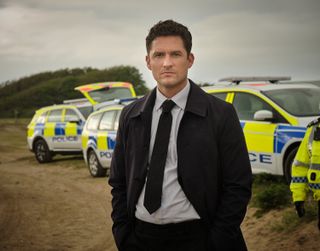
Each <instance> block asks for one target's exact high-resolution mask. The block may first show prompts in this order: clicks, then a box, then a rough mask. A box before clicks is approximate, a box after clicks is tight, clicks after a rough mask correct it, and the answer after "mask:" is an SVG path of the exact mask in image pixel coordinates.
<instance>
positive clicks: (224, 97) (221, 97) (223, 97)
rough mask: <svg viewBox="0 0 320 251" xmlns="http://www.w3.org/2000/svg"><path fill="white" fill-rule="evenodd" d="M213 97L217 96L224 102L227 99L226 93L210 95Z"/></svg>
mask: <svg viewBox="0 0 320 251" xmlns="http://www.w3.org/2000/svg"><path fill="white" fill-rule="evenodd" d="M210 94H211V95H212V96H215V97H217V98H219V99H222V100H226V97H227V94H228V93H226V92H216V93H214V92H213V93H210Z"/></svg>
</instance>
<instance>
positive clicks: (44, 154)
mask: <svg viewBox="0 0 320 251" xmlns="http://www.w3.org/2000/svg"><path fill="white" fill-rule="evenodd" d="M34 154H35V156H36V159H37V161H38V162H39V163H47V162H50V161H51V160H52V153H51V152H50V150H49V147H48V145H47V143H46V142H45V141H44V140H43V139H39V140H37V141H36V142H35V143H34Z"/></svg>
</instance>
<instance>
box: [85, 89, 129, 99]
mask: <svg viewBox="0 0 320 251" xmlns="http://www.w3.org/2000/svg"><path fill="white" fill-rule="evenodd" d="M89 95H90V96H91V98H92V99H93V100H94V101H96V102H98V103H101V102H104V101H108V100H113V99H122V98H129V97H132V94H131V92H130V89H129V88H124V87H112V88H109V87H107V88H102V89H99V90H95V91H91V92H89Z"/></svg>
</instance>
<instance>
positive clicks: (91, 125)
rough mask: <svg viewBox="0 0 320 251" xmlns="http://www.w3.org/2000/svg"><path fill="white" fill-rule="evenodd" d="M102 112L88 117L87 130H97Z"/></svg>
mask: <svg viewBox="0 0 320 251" xmlns="http://www.w3.org/2000/svg"><path fill="white" fill-rule="evenodd" d="M101 115H102V113H98V114H95V115H93V116H91V117H90V118H89V119H88V122H87V129H88V130H97V129H98V125H99V122H100V118H101Z"/></svg>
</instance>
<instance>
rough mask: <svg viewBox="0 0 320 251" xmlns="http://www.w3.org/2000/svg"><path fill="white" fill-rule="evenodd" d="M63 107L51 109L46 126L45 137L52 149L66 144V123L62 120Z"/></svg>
mask: <svg viewBox="0 0 320 251" xmlns="http://www.w3.org/2000/svg"><path fill="white" fill-rule="evenodd" d="M62 111H63V109H62V108H57V109H52V110H50V111H49V114H48V117H47V121H46V123H45V126H44V137H45V139H46V140H47V142H48V144H49V145H50V146H51V147H50V148H52V150H57V149H61V147H63V144H64V135H65V124H64V123H63V122H62Z"/></svg>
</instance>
